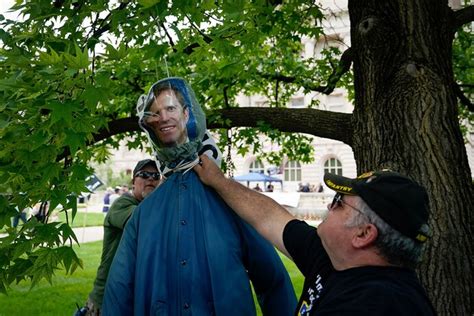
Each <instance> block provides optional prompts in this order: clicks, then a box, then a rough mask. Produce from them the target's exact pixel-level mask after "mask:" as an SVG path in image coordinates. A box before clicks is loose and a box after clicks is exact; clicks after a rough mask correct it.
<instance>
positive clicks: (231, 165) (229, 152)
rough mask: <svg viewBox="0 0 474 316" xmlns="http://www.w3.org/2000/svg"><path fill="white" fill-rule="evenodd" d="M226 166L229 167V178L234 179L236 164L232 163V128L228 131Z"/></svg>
mask: <svg viewBox="0 0 474 316" xmlns="http://www.w3.org/2000/svg"><path fill="white" fill-rule="evenodd" d="M225 164H226V167H227V176H228V177H229V178H232V177H234V170H235V164H234V162H233V161H232V130H231V129H230V128H229V129H227V154H226V158H225Z"/></svg>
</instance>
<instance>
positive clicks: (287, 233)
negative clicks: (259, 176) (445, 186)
mask: <svg viewBox="0 0 474 316" xmlns="http://www.w3.org/2000/svg"><path fill="white" fill-rule="evenodd" d="M201 160H202V161H201V163H200V164H198V165H196V166H195V167H194V170H195V171H196V172H197V173H198V175H199V177H200V178H201V180H202V181H203V182H204V183H206V184H207V185H209V186H211V187H212V188H214V189H215V190H216V191H217V193H218V194H219V195H220V196H221V197H222V198H223V199H224V201H225V202H226V203H227V204H228V205H229V206H230V207H231V208H232V209H233V210H234V211H235V212H236V213H237V214H238V215H239V216H241V217H242V218H243V219H245V220H246V221H247V222H248V223H249V224H251V225H252V226H253V227H254V228H255V229H256V230H257V231H258V232H259V233H260V234H261V235H262V236H264V237H265V238H266V239H268V240H269V241H270V242H272V243H273V244H274V245H275V246H276V247H277V248H278V249H279V250H280V251H281V252H283V253H284V254H285V255H286V256H288V257H289V258H291V259H292V260H293V261H294V262H295V263H296V265H297V266H298V268H299V269H300V271H301V272H302V273H303V275H304V277H305V283H304V288H303V292H302V294H301V297H300V299H299V302H298V306H297V310H296V315H434V314H435V311H434V309H433V307H432V304H431V303H430V301H429V299H428V297H427V295H426V293H425V290H424V289H423V288H422V286H421V284H420V282H419V280H418V278H417V276H416V274H415V271H414V270H413V268H414V266H415V265H416V264H417V262H419V260H420V257H421V252H422V249H423V244H424V242H425V241H426V240H427V239H428V237H429V228H428V225H427V223H428V217H429V209H428V197H427V193H426V191H425V189H424V188H423V187H421V186H420V185H418V184H417V183H415V182H414V181H412V180H411V179H409V178H407V177H405V176H403V175H401V174H399V173H396V172H391V171H379V172H370V173H366V174H363V175H361V176H359V177H358V178H356V179H349V178H345V177H342V176H337V175H334V174H329V173H327V174H325V176H324V182H325V183H326V185H327V186H328V187H329V188H331V189H332V190H334V191H336V195H335V197H334V200H333V202H332V203H331V204H330V205H328V212H327V216H326V217H325V218H324V220H323V222H322V223H321V224H320V225H319V227H318V228H317V229H316V228H314V227H311V226H309V225H308V224H307V223H305V222H304V221H300V220H297V219H296V218H294V217H293V216H292V215H291V214H290V213H288V211H287V210H286V209H285V208H283V207H282V206H280V205H279V204H277V203H276V202H275V201H273V200H272V199H270V198H268V197H266V196H265V195H262V194H259V193H257V192H255V191H253V190H250V189H248V188H246V187H244V186H242V185H240V184H239V183H237V182H235V181H233V180H231V179H228V178H226V177H225V176H224V175H223V174H222V172H221V171H220V170H219V169H218V168H216V167H215V166H214V165H213V164H212V163H210V161H209V159H207V157H205V156H201Z"/></svg>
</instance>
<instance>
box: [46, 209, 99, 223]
mask: <svg viewBox="0 0 474 316" xmlns="http://www.w3.org/2000/svg"><path fill="white" fill-rule="evenodd" d="M57 215H58V219H57V221H59V222H64V223H65V222H66V214H64V212H59V213H57ZM68 217H69V221H71V214H69V215H68ZM104 217H105V216H104V213H95V212H87V213H86V212H83V211H82V210H81V209H79V210H78V211H77V213H76V217H74V221H73V222H72V227H83V226H102V225H103V224H104ZM55 220H56V219H55ZM84 224H85V225H84Z"/></svg>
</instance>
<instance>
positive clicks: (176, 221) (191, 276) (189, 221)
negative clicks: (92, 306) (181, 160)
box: [103, 171, 296, 316]
mask: <svg viewBox="0 0 474 316" xmlns="http://www.w3.org/2000/svg"><path fill="white" fill-rule="evenodd" d="M249 279H250V280H251V281H252V284H253V286H254V288H255V291H256V293H257V297H258V300H259V303H260V306H261V308H262V311H263V314H264V315H292V314H293V313H294V310H295V307H296V297H295V293H294V290H293V286H292V284H291V281H290V278H289V276H288V273H287V272H286V270H285V267H284V266H283V263H282V262H281V260H280V258H279V256H278V254H277V253H276V251H275V250H274V248H273V246H272V245H271V244H270V243H268V242H267V241H266V240H264V239H263V238H262V237H261V236H260V235H259V234H258V233H257V232H256V231H255V230H254V229H253V228H252V227H250V226H249V225H247V224H246V223H244V222H243V221H242V220H241V219H240V218H238V217H237V216H236V215H235V214H234V213H233V212H232V210H231V209H230V208H229V207H228V206H227V205H226V204H225V203H224V202H223V201H222V200H221V198H220V197H219V196H218V195H217V194H216V192H215V191H214V190H213V189H211V188H209V187H207V186H205V185H203V184H202V182H201V181H200V180H199V179H198V177H197V175H196V174H195V173H194V171H190V172H188V173H186V174H182V173H175V174H173V175H172V176H171V177H169V178H168V179H167V180H166V182H165V183H164V184H162V185H161V186H160V187H158V188H157V189H156V190H155V191H154V192H153V193H152V194H151V195H150V196H149V197H147V198H146V199H145V200H144V201H143V202H142V203H141V204H140V205H139V206H138V208H137V209H136V210H135V212H134V213H133V215H132V217H131V219H130V220H129V222H128V224H127V226H126V227H125V231H124V234H123V237H122V240H121V242H120V245H119V248H118V250H117V253H116V255H115V258H114V261H113V263H112V267H111V269H110V272H109V275H108V279H107V284H106V289H105V297H104V303H103V315H105V316H106V315H133V314H134V315H193V316H200V315H203V316H204V315H206V316H207V315H226V316H232V315H242V316H244V315H245V316H248V315H255V307H254V303H253V298H252V291H251V288H250V284H249Z"/></svg>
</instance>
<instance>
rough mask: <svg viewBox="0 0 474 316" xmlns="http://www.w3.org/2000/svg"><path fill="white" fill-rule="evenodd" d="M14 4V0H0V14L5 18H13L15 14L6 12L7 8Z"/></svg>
mask: <svg viewBox="0 0 474 316" xmlns="http://www.w3.org/2000/svg"><path fill="white" fill-rule="evenodd" d="M14 4H15V0H0V14H3V15H4V16H5V17H6V18H8V19H11V20H14V19H16V16H17V14H12V13H7V11H8V9H9V8H10V7H11V6H13V5H14Z"/></svg>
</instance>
